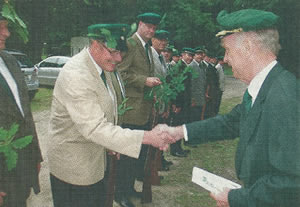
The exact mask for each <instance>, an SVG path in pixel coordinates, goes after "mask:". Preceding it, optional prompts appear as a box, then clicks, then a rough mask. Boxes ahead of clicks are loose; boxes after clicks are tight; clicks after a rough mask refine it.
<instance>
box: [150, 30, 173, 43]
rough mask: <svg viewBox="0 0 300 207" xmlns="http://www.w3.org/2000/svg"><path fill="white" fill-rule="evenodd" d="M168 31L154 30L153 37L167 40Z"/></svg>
mask: <svg viewBox="0 0 300 207" xmlns="http://www.w3.org/2000/svg"><path fill="white" fill-rule="evenodd" d="M169 34H170V33H169V32H168V31H166V30H163V29H162V30H156V31H155V34H154V38H156V39H160V40H168V39H169Z"/></svg>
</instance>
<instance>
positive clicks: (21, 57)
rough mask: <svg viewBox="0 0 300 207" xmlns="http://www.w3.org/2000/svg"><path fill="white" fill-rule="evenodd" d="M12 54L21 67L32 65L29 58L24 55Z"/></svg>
mask: <svg viewBox="0 0 300 207" xmlns="http://www.w3.org/2000/svg"><path fill="white" fill-rule="evenodd" d="M14 56H15V57H16V58H17V60H18V63H19V65H20V67H21V68H32V67H33V64H32V62H31V61H30V60H29V58H28V57H27V56H26V55H16V54H14Z"/></svg>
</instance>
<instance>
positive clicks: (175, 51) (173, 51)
mask: <svg viewBox="0 0 300 207" xmlns="http://www.w3.org/2000/svg"><path fill="white" fill-rule="evenodd" d="M173 56H180V54H179V51H178V50H177V49H173V50H172V57H173Z"/></svg>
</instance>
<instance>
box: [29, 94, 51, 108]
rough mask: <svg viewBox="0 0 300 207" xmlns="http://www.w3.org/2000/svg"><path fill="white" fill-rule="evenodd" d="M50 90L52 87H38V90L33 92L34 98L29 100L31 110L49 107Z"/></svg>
mask: <svg viewBox="0 0 300 207" xmlns="http://www.w3.org/2000/svg"><path fill="white" fill-rule="evenodd" d="M52 92H53V89H52V88H39V91H38V92H37V93H36V94H35V97H34V99H33V100H32V101H31V110H32V112H37V111H43V110H46V109H50V106H51V101H52Z"/></svg>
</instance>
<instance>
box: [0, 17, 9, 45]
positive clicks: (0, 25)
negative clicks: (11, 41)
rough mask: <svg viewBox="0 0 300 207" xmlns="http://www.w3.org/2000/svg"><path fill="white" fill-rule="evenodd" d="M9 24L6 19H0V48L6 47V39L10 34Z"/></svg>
mask: <svg viewBox="0 0 300 207" xmlns="http://www.w3.org/2000/svg"><path fill="white" fill-rule="evenodd" d="M7 24H8V22H7V21H6V20H0V50H3V49H5V43H6V39H7V38H8V37H9V36H10V32H9V30H8V28H7Z"/></svg>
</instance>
